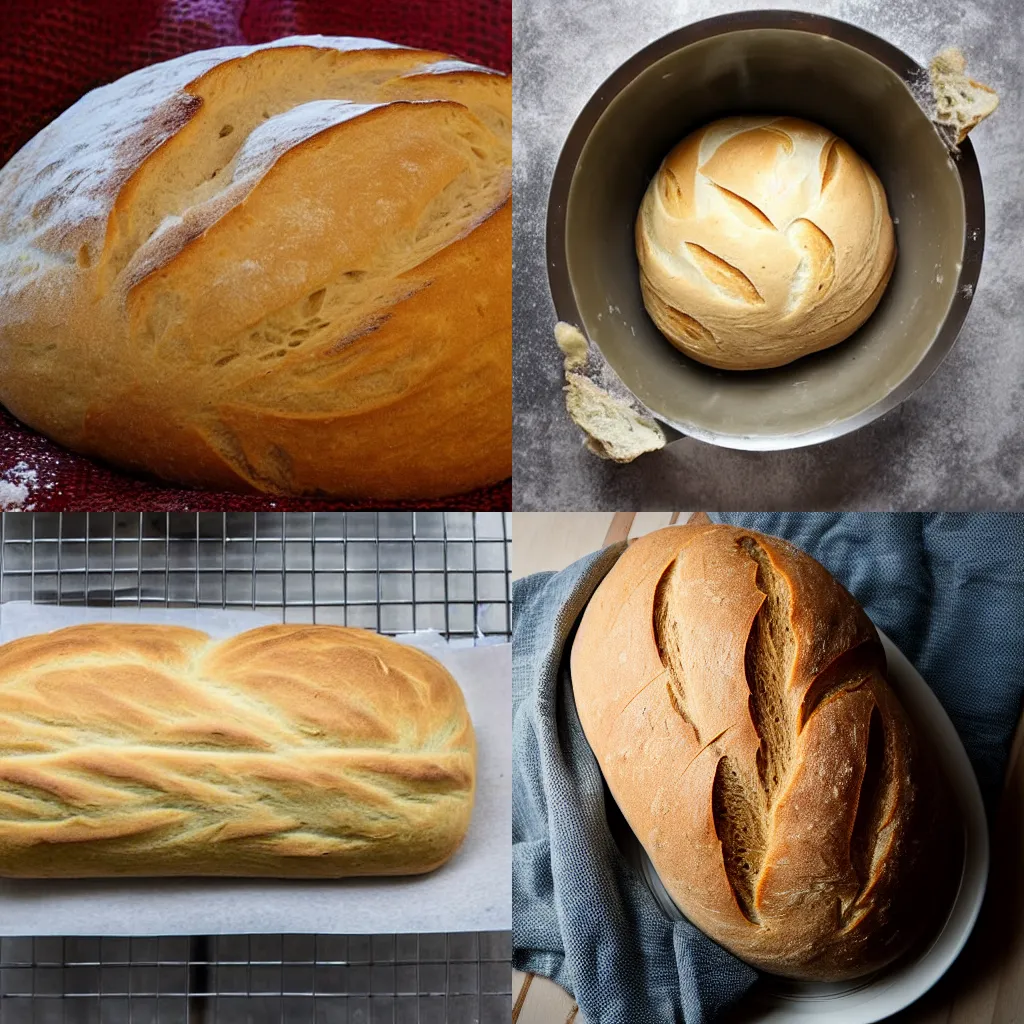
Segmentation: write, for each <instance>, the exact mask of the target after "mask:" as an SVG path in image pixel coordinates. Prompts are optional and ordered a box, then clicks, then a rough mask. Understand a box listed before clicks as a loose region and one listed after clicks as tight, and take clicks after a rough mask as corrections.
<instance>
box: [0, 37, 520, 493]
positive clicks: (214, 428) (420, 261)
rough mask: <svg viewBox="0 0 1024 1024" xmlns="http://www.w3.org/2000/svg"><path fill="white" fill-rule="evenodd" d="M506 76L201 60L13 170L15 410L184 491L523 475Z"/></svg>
mask: <svg viewBox="0 0 1024 1024" xmlns="http://www.w3.org/2000/svg"><path fill="white" fill-rule="evenodd" d="M511 159H512V156H511V86H510V80H509V79H508V78H507V77H506V76H504V75H501V74H498V73H496V72H492V71H488V70H487V69H485V68H480V67H477V66H475V65H471V64H465V63H462V62H460V61H456V60H452V59H449V58H447V57H446V56H445V55H443V54H439V53H432V52H426V51H422V50H413V49H405V48H402V47H395V46H391V45H390V44H386V43H381V42H378V41H375V40H365V39H345V38H330V37H323V36H311V37H296V38H291V39H282V40H278V41H277V42H276V43H272V44H268V45H264V46H254V47H227V48H224V49H218V50H209V51H205V52H200V53H192V54H188V55H186V56H184V57H180V58H178V59H176V60H172V61H168V62H167V63H164V64H158V65H155V66H153V67H147V68H143V69H142V70H140V71H136V72H134V73H133V74H130V75H128V76H126V77H125V78H122V79H120V80H119V81H117V82H114V83H113V84H112V85H107V86H104V87H103V88H101V89H97V90H95V91H94V92H91V93H89V94H88V95H87V96H85V97H83V98H82V99H81V100H79V101H78V103H76V104H75V105H74V106H73V107H71V108H70V109H69V110H67V111H66V112H65V113H64V114H62V115H61V116H60V117H58V118H57V119H56V120H55V121H54V122H53V123H52V124H50V125H48V126H47V127H46V128H45V129H44V130H43V131H41V132H40V133H39V134H38V135H37V136H36V137H35V138H34V139H32V140H31V141H30V142H29V143H28V144H27V145H26V146H25V147H24V148H23V149H22V150H21V151H20V152H19V153H18V154H17V155H15V157H14V158H13V159H12V160H11V161H10V162H9V163H8V164H7V166H6V167H5V168H3V170H2V171H0V403H3V404H4V405H6V406H7V407H8V408H9V409H10V410H11V412H12V413H14V415H16V416H18V417H19V418H20V419H22V420H24V421H25V422H26V423H28V424H30V425H31V426H33V427H35V428H37V429H39V430H41V431H42V432H44V433H46V434H48V435H50V436H51V437H53V438H55V439H56V440H58V441H60V442H61V443H63V444H66V445H68V446H69V447H71V448H74V449H77V450H79V451H82V452H86V453H88V454H91V455H95V456H100V457H102V458H104V459H107V460H109V461H111V462H114V463H117V464H119V465H121V466H125V467H128V468H130V469H133V470H137V471H145V472H149V473H154V474H157V475H159V476H161V477H164V478H165V479H168V480H173V481H177V482H179V483H184V484H189V485H199V486H207V487H215V488H225V489H235V490H255V491H263V492H272V493H280V494H320V495H331V496H338V497H352V498H365V497H372V498H392V497H394V498H402V497H407V498H408V497H413V498H414V497H427V496H434V495H443V494H453V493H457V492H460V491H465V490H467V489H470V488H473V487H477V486H480V485H484V484H489V483H493V482H495V481H497V480H500V479H503V478H504V477H506V476H508V475H509V474H510V473H511V458H512V456H511V401H512V398H511V395H512V391H511V387H512V385H511V332H512V313H511V303H512V299H511V259H512V252H511V199H510V195H511V191H510V189H511V184H510V183H511Z"/></svg>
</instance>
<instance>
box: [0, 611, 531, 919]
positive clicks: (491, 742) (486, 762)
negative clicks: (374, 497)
mask: <svg viewBox="0 0 1024 1024" xmlns="http://www.w3.org/2000/svg"><path fill="white" fill-rule="evenodd" d="M101 621H108V622H109V621H115V622H158V623H167V624H172V625H180V626H189V627H191V628H194V629H202V630H205V631H206V632H207V633H209V634H210V635H211V636H216V637H224V636H230V635H232V634H234V633H239V632H243V631H244V630H247V629H252V628H254V627H255V626H260V625H265V624H266V623H268V622H279V621H280V620H279V619H272V618H270V617H268V616H266V615H263V614H260V613H257V612H248V611H221V610H220V609H206V608H153V609H146V608H142V609H139V608H127V609H125V608H112V609H108V608H65V607H60V608H58V607H55V606H52V605H32V604H24V603H20V602H17V603H8V604H5V605H2V606H0V642H3V643H7V642H8V641H10V640H14V639H16V638H18V637H21V636H26V635H28V634H30V633H45V632H49V631H50V630H53V629H60V628H61V627H63V626H71V625H75V624H77V623H82V622H101ZM399 639H400V640H401V642H404V643H411V644H415V645H416V646H418V647H422V648H423V649H425V650H428V651H429V652H430V653H431V654H432V655H433V656H434V657H435V658H437V659H438V661H440V662H442V663H443V664H444V665H445V666H446V667H447V669H448V671H449V672H451V674H452V675H453V676H454V677H455V679H456V680H457V681H458V683H459V685H460V686H461V687H462V691H463V693H464V694H465V695H466V704H467V706H468V708H469V713H470V716H471V717H472V719H473V726H474V728H475V729H476V737H477V748H478V763H477V794H476V805H475V807H474V809H473V820H472V823H471V824H470V827H469V833H468V834H467V836H466V839H465V842H464V843H463V844H462V846H461V847H460V848H459V850H458V851H457V852H456V854H455V856H454V857H452V859H451V860H450V861H449V862H448V863H447V864H445V865H444V866H442V867H441V868H439V869H438V870H437V871H434V872H432V873H431V874H429V875H417V876H410V877H408V878H380V879H376V878H356V879H341V880H338V881H324V880H322V879H318V880H313V881H308V882H307V881H299V880H295V879H282V880H274V879H219V878H218V879H203V878H194V879H189V878H182V879H166V878H137V879H131V878H130V879H82V880H73V879H42V880H38V881H36V880H29V879H0V935H128V934H131V935H217V934H238V933H260V932H265V933H266V932H269V933H279V932H305V933H310V932H318V933H324V932H336V933H342V934H361V933H388V932H455V931H490V930H498V929H508V928H511V927H512V811H511V807H512V729H511V716H512V656H511V647H510V645H508V644H497V645H491V646H484V647H473V648H468V647H458V648H456V647H452V646H449V645H448V644H447V643H446V642H445V640H444V638H443V637H442V636H440V634H438V633H415V634H410V635H409V636H407V637H402V638H399Z"/></svg>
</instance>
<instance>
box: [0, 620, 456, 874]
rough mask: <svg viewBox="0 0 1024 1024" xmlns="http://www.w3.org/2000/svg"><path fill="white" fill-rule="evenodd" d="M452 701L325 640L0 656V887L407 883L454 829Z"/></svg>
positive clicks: (370, 643)
mask: <svg viewBox="0 0 1024 1024" xmlns="http://www.w3.org/2000/svg"><path fill="white" fill-rule="evenodd" d="M475 765H476V746H475V738H474V733H473V726H472V724H471V722H470V719H469V715H468V713H467V711H466V706H465V702H464V700H463V696H462V691H461V690H460V689H459V686H458V684H457V683H456V682H455V680H454V679H452V677H451V676H450V675H449V673H448V672H447V670H446V669H445V668H444V667H443V666H442V665H441V664H440V663H439V662H437V661H436V660H435V659H434V658H432V657H430V656H429V655H428V654H426V653H424V652H423V651H420V650H417V649H416V648H413V647H409V646H406V645H404V644H399V643H396V642H395V641H393V640H390V639H388V638H386V637H382V636H378V635H377V634H375V633H371V632H369V631H367V630H360V629H347V628H343V627H340V626H264V627H261V628H259V629H254V630H251V631H249V632H247V633H242V634H240V635H238V636H235V637H232V638H229V639H227V640H223V641H214V640H212V639H211V638H210V637H209V636H207V635H206V634H205V633H202V632H199V631H196V630H191V629H182V628H179V627H175V626H153V625H126V624H119V623H97V624H94V625H83V626H73V627H70V628H68V629H62V630H58V631H57V632H54V633H47V634H40V635H38V636H30V637H26V638H24V639H21V640H16V641H13V642H11V643H8V644H5V645H4V646H3V647H0V875H4V876H23V877H36V878H41V877H59V876H64V877H87V876H115V875H237V876H275V877H326V878H336V877H342V876H347V875H397V874H419V873H421V872H425V871H430V870H433V869H434V868H436V867H438V866H439V865H440V864H442V863H444V862H445V861H446V860H447V859H448V858H449V857H450V856H451V855H452V854H453V853H454V851H455V850H456V848H457V847H458V846H459V844H460V843H461V842H462V839H463V837H464V835H465V833H466V829H467V828H468V825H469V819H470V814H471V811H472V806H473V794H474V787H475Z"/></svg>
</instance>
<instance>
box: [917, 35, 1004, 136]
mask: <svg viewBox="0 0 1024 1024" xmlns="http://www.w3.org/2000/svg"><path fill="white" fill-rule="evenodd" d="M966 69H967V59H966V58H965V57H964V55H963V54H962V53H961V52H960V51H959V50H958V49H957V48H956V47H955V46H949V47H947V48H946V49H945V50H942V51H941V52H939V53H937V54H936V55H935V56H934V57H933V58H932V62H931V64H929V66H928V73H929V76H930V77H931V83H932V96H933V97H934V98H935V120H936V121H938V122H939V124H943V125H947V126H948V127H949V128H951V129H952V130H953V131H955V132H956V133H957V134H956V142H957V145H959V144H960V143H961V142H963V141H964V139H966V138H967V133H968V132H969V131H971V129H972V128H974V127H975V126H976V125H977V124H978V123H979V122H980V121H983V120H984V119H985V118H986V117H988V115H989V114H991V113H992V111H993V110H995V109H996V107H998V106H999V97H998V96H997V95H996V92H995V90H994V89H990V88H989V87H988V86H987V85H982V84H981V83H980V82H975V81H974V80H973V79H971V78H968V77H967V75H965V74H964V72H965V71H966Z"/></svg>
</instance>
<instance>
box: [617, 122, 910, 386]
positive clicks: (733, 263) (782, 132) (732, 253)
mask: <svg viewBox="0 0 1024 1024" xmlns="http://www.w3.org/2000/svg"><path fill="white" fill-rule="evenodd" d="M635 235H636V250H637V257H638V259H639V263H640V283H641V289H642V292H643V297H644V304H645V305H646V307H647V311H648V313H649V314H650V316H651V318H652V319H653V320H654V322H655V324H656V325H657V327H658V329H659V330H660V331H661V332H662V334H664V335H665V337H666V338H668V340H669V341H671V342H672V344H673V345H675V346H676V347H677V348H679V349H680V350H681V351H683V352H685V353H686V354H687V355H689V356H691V357H692V358H694V359H696V360H698V361H700V362H702V363H706V364H708V365H710V366H715V367H719V368H721V369H727V370H754V369H766V368H770V367H773V366H782V365H783V364H785V363H789V362H792V361H793V360H794V359H798V358H800V357H801V356H805V355H808V354H809V353H811V352H817V351H820V350H821V349H824V348H828V347H829V346H831V345H835V344H838V343H839V342H840V341H843V340H845V339H846V338H848V337H849V336H850V335H851V334H853V332H854V331H855V330H857V328H858V327H860V326H861V324H863V323H864V321H865V320H867V318H868V317H869V316H870V315H871V313H872V312H874V309H875V307H876V306H877V305H878V302H879V300H880V299H881V297H882V294H883V292H884V291H885V287H886V285H887V284H888V281H889V277H890V276H891V274H892V269H893V265H894V263H895V259H896V243H895V234H894V231H893V225H892V219H891V218H890V216H889V209H888V206H887V203H886V197H885V190H884V188H883V187H882V183H881V182H880V181H879V179H878V176H877V175H876V174H875V172H874V171H873V170H872V169H871V167H870V166H869V165H868V164H867V162H866V161H865V160H863V159H862V158H861V157H860V156H859V155H858V154H857V153H856V152H855V151H854V150H853V149H852V147H850V146H849V145H848V144H847V143H845V142H844V141H842V140H841V139H838V138H837V137H836V136H835V135H833V134H832V133H831V132H829V131H827V130H826V129H824V128H821V127H819V126H818V125H815V124H811V123H810V122H808V121H802V120H799V119H797V118H792V117H775V118H773V117H732V118H725V119H723V120H720V121H715V122H712V123H711V124H709V125H705V126H704V127H703V128H701V129H699V130H697V131H696V132H694V133H692V134H691V135H689V136H687V138H685V139H684V140H683V141H682V142H680V143H679V145H677V146H676V147H675V148H674V149H673V150H672V151H671V152H670V153H669V154H668V156H666V157H665V159H664V161H663V162H662V164H661V166H660V167H659V169H658V172H657V174H655V176H654V178H653V179H652V180H651V183H650V185H649V186H648V189H647V192H646V193H645V195H644V199H643V203H642V204H641V207H640V212H639V215H638V216H637V221H636V232H635Z"/></svg>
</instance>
